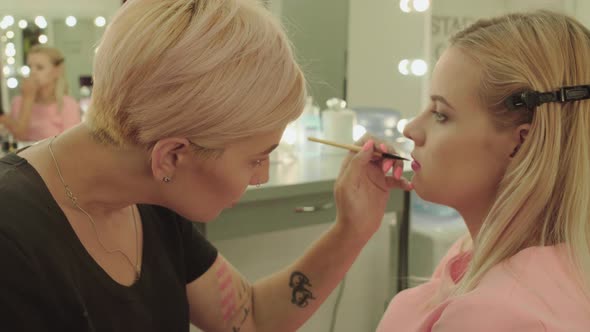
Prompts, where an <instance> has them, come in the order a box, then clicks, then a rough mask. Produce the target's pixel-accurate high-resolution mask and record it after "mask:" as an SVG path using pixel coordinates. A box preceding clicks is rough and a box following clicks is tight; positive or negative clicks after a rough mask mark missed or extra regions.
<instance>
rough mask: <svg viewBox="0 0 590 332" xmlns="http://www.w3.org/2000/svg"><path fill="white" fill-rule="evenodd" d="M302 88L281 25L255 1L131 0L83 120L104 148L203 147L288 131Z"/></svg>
mask: <svg viewBox="0 0 590 332" xmlns="http://www.w3.org/2000/svg"><path fill="white" fill-rule="evenodd" d="M305 98H306V86H305V79H304V77H303V74H302V72H301V70H300V68H299V66H298V64H297V63H296V62H295V60H294V57H293V52H292V47H291V44H290V42H289V41H288V39H287V37H286V35H285V33H284V31H283V29H282V27H281V25H280V23H279V22H278V21H277V20H276V19H275V18H274V17H273V16H272V15H271V13H270V12H269V11H268V10H266V9H265V8H264V6H263V5H262V4H260V3H259V2H257V1H254V0H131V1H127V2H126V3H125V4H124V5H123V7H122V8H121V9H120V10H119V12H118V13H117V14H116V15H115V17H114V19H113V21H112V22H111V23H110V25H109V27H108V28H107V30H106V31H105V34H104V36H103V39H102V41H101V43H100V45H99V48H98V52H97V54H96V57H95V61H94V90H93V96H92V102H91V105H90V109H89V112H88V117H87V122H88V125H89V126H90V128H91V129H92V130H93V132H94V133H95V136H96V137H97V138H98V139H99V140H100V141H102V142H108V143H110V144H114V145H116V146H125V145H135V146H140V147H144V148H146V149H149V148H150V147H152V146H153V144H155V143H156V142H157V141H158V140H159V139H162V138H166V137H186V138H190V139H191V140H192V141H193V142H195V143H196V144H198V145H199V146H201V147H204V148H205V149H207V150H217V151H219V150H223V147H224V146H226V145H227V144H228V143H231V142H235V141H238V140H240V139H243V138H246V137H250V136H252V135H256V134H260V133H265V132H269V131H272V130H276V129H279V128H283V127H284V126H286V125H287V124H288V123H289V122H291V121H293V120H295V119H296V118H297V117H299V115H300V114H301V112H302V110H303V107H304V105H305Z"/></svg>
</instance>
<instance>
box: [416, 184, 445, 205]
mask: <svg viewBox="0 0 590 332" xmlns="http://www.w3.org/2000/svg"><path fill="white" fill-rule="evenodd" d="M413 184H414V192H415V193H416V195H418V197H420V198H421V199H423V200H425V201H427V202H430V203H434V204H440V205H448V203H449V202H447V200H445V194H444V193H442V192H440V191H439V190H436V189H433V188H429V187H428V186H424V184H420V183H413Z"/></svg>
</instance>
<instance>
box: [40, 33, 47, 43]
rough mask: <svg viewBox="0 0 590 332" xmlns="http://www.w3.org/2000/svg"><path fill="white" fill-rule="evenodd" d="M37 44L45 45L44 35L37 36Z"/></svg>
mask: <svg viewBox="0 0 590 332" xmlns="http://www.w3.org/2000/svg"><path fill="white" fill-rule="evenodd" d="M39 42H40V43H41V44H47V36H46V35H40V36H39Z"/></svg>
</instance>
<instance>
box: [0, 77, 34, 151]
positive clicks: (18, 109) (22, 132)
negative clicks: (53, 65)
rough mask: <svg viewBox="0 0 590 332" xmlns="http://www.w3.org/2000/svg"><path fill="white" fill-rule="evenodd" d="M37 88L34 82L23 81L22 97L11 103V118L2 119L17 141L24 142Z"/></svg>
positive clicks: (30, 80) (29, 124)
mask: <svg viewBox="0 0 590 332" xmlns="http://www.w3.org/2000/svg"><path fill="white" fill-rule="evenodd" d="M38 89H39V86H38V84H37V82H35V80H32V79H25V80H24V81H23V82H22V86H21V93H22V97H16V98H15V99H14V100H13V102H12V109H11V117H5V118H4V120H3V121H4V125H5V126H6V127H7V128H8V130H10V131H11V132H12V135H13V136H14V138H16V139H17V140H26V139H27V137H26V135H27V132H28V130H29V127H30V126H31V113H32V110H33V105H34V104H35V96H36V95H37V91H38Z"/></svg>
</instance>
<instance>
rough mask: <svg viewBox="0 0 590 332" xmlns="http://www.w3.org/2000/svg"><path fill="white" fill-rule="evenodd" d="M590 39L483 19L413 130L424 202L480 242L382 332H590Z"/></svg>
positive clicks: (442, 270)
mask: <svg viewBox="0 0 590 332" xmlns="http://www.w3.org/2000/svg"><path fill="white" fill-rule="evenodd" d="M589 85H590V31H589V30H588V29H586V28H585V27H584V26H583V25H582V24H580V23H579V22H578V21H576V20H574V19H573V18H570V17H566V16H564V15H561V14H557V13H552V12H547V11H538V12H533V13H527V14H522V15H521V14H510V15H506V16H502V17H499V18H495V19H490V20H480V21H478V22H476V23H474V24H473V25H472V26H470V27H468V28H466V29H465V30H463V31H461V32H459V33H457V34H456V35H455V36H454V37H453V38H452V39H451V43H450V47H449V48H448V49H447V50H446V51H445V52H444V53H443V55H442V56H441V57H440V59H439V60H438V63H437V64H436V67H435V68H434V72H433V74H432V81H431V86H430V103H429V106H428V108H427V109H426V111H425V112H423V113H421V114H420V115H418V116H417V117H416V118H415V119H414V120H413V121H412V122H411V123H410V124H408V125H407V126H406V128H405V131H404V135H405V136H407V137H408V138H410V139H412V140H413V141H414V143H415V148H414V151H413V153H412V157H413V158H414V162H413V164H412V167H413V169H414V171H415V174H414V177H413V179H412V183H413V186H414V188H415V190H416V193H417V194H418V195H420V196H421V197H422V198H424V199H426V200H428V201H432V202H435V203H440V204H444V205H447V206H451V207H453V208H455V209H456V210H457V211H459V212H460V213H461V215H462V217H463V219H464V221H465V223H466V225H467V228H468V230H469V236H467V237H466V238H465V239H462V240H460V241H459V242H457V243H456V244H455V245H454V246H453V247H452V248H451V250H450V251H449V252H448V253H447V255H446V257H445V258H444V259H443V260H442V262H441V263H440V265H439V266H438V268H437V269H436V271H435V273H434V275H433V276H432V279H431V280H430V281H428V282H426V283H425V284H422V285H421V286H418V287H415V288H412V289H409V290H405V291H403V292H401V293H399V294H398V295H396V296H395V297H394V298H393V300H392V301H391V303H390V304H389V307H388V309H387V311H386V312H385V315H384V316H383V318H382V321H381V323H380V324H379V327H378V328H377V331H378V332H388V331H403V332H464V331H465V332H466V331H469V332H472V331H480V332H499V331H514V332H516V331H518V332H532V331H554V332H557V331H559V332H562V331H563V332H566V331H567V332H588V331H590V100H588V98H590V86H589Z"/></svg>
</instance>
